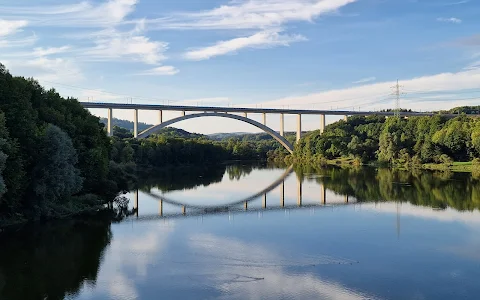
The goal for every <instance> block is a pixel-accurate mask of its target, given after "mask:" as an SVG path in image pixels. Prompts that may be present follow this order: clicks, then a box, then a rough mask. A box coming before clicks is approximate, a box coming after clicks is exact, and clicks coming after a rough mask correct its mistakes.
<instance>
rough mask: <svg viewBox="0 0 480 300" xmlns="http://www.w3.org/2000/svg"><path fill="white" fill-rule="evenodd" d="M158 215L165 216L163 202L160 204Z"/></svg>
mask: <svg viewBox="0 0 480 300" xmlns="http://www.w3.org/2000/svg"><path fill="white" fill-rule="evenodd" d="M158 214H159V215H160V217H162V216H163V200H160V201H159V202H158Z"/></svg>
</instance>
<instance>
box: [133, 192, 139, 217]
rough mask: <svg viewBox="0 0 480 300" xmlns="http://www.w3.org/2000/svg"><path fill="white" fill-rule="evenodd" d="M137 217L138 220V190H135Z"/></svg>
mask: <svg viewBox="0 0 480 300" xmlns="http://www.w3.org/2000/svg"><path fill="white" fill-rule="evenodd" d="M134 208H135V209H136V211H135V216H136V217H137V218H138V190H135V203H134Z"/></svg>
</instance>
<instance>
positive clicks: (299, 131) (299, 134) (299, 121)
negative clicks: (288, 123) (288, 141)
mask: <svg viewBox="0 0 480 300" xmlns="http://www.w3.org/2000/svg"><path fill="white" fill-rule="evenodd" d="M301 137H302V115H301V114H298V115H297V142H298V141H300V138H301Z"/></svg>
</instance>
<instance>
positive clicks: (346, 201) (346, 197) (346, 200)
mask: <svg viewBox="0 0 480 300" xmlns="http://www.w3.org/2000/svg"><path fill="white" fill-rule="evenodd" d="M345 203H348V195H345Z"/></svg>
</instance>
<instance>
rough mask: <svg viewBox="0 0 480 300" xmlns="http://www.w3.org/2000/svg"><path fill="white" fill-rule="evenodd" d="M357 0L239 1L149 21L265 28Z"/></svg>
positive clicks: (202, 26)
mask: <svg viewBox="0 0 480 300" xmlns="http://www.w3.org/2000/svg"><path fill="white" fill-rule="evenodd" d="M356 1H357V0H302V1H298V0H240V1H231V2H230V4H229V5H222V6H220V7H217V8H214V9H211V10H205V11H201V12H181V13H176V14H173V15H172V16H169V17H166V18H160V19H154V20H150V21H149V23H151V24H153V25H155V26H156V27H157V28H159V29H195V30H197V29H207V30H212V29H233V30H239V29H262V30H263V29H267V28H274V27H279V26H282V25H284V24H285V23H288V22H294V21H304V22H312V21H313V20H314V19H315V18H317V17H319V16H320V15H323V14H327V13H331V12H334V11H336V10H338V9H339V8H341V7H343V6H345V5H348V4H350V3H353V2H356Z"/></svg>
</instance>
